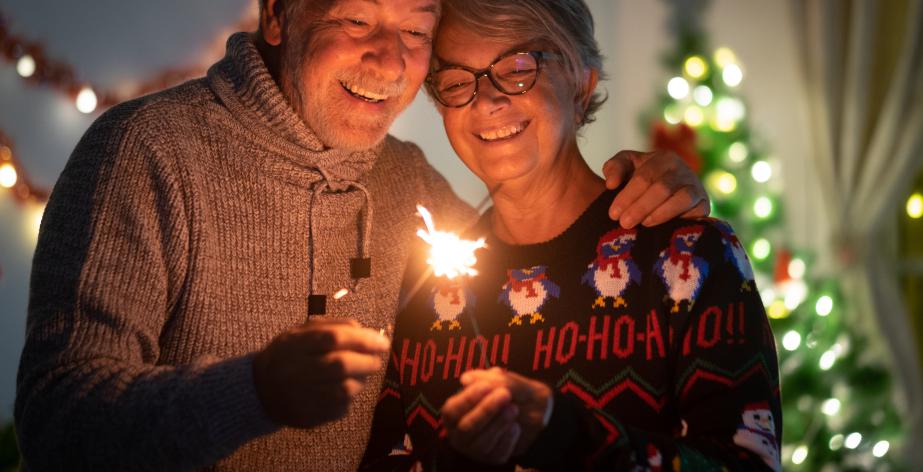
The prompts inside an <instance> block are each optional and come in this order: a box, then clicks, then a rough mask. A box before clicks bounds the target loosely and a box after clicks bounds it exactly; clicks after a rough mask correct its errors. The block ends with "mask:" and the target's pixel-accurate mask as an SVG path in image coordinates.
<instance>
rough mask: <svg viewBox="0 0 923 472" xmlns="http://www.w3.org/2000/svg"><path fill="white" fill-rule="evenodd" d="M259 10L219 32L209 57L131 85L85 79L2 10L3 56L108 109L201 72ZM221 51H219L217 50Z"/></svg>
mask: <svg viewBox="0 0 923 472" xmlns="http://www.w3.org/2000/svg"><path fill="white" fill-rule="evenodd" d="M256 24H257V11H256V10H255V9H254V8H252V6H251V7H248V8H247V10H246V12H245V13H244V15H243V16H242V18H241V20H240V21H238V22H237V23H236V24H235V25H233V26H231V27H229V28H226V29H224V30H223V31H221V32H220V33H219V34H217V35H216V37H215V40H213V41H212V43H211V44H210V47H209V48H207V51H208V54H205V56H207V57H206V58H204V59H205V60H203V61H201V62H200V63H198V64H196V65H193V66H190V67H185V68H168V69H166V70H164V71H162V72H160V73H159V74H157V75H155V76H154V77H151V78H150V79H148V80H145V81H143V82H140V83H137V84H134V85H133V86H131V87H128V88H118V89H115V88H113V89H104V88H101V87H98V86H95V85H93V84H91V83H90V82H88V81H86V80H83V79H81V78H80V77H79V76H78V74H77V72H76V70H75V67H74V66H73V65H71V64H69V63H67V62H66V61H63V60H60V59H56V58H53V57H51V56H50V55H49V54H48V53H47V52H46V48H45V46H44V45H43V44H42V43H41V42H40V41H37V40H31V39H26V38H23V37H20V36H19V35H16V34H14V32H13V30H12V27H11V22H10V20H9V17H8V16H7V15H5V14H4V13H3V12H2V11H0V58H2V59H3V60H4V61H6V62H8V63H10V64H15V66H16V72H17V73H18V74H19V76H20V77H22V78H23V80H25V81H26V82H28V83H30V84H34V85H40V86H44V87H49V88H51V89H54V90H56V91H58V92H60V93H62V94H63V95H65V96H66V97H67V98H68V99H69V100H71V101H73V103H74V105H75V106H76V107H77V109H78V110H80V111H81V112H82V113H93V112H95V111H97V110H105V109H107V108H109V107H111V106H113V105H115V104H117V103H121V102H124V101H126V100H130V99H132V98H135V97H139V96H141V95H146V94H149V93H151V92H155V91H158V90H162V89H164V88H167V87H170V86H173V85H176V84H178V83H180V82H182V81H184V80H188V79H190V78H193V77H196V76H200V75H202V73H203V72H204V71H205V69H206V68H207V67H208V65H209V63H210V62H211V59H213V58H214V57H215V56H220V51H221V50H222V48H223V46H224V41H225V40H226V39H227V37H228V36H229V35H230V34H231V33H233V32H235V31H251V30H254V29H255V28H256ZM216 51H218V53H217V54H216V53H215V52H216Z"/></svg>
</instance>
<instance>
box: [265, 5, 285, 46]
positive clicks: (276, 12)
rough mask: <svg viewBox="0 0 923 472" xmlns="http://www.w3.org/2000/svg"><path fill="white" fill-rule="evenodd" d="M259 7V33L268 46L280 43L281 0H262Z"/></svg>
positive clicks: (282, 19)
mask: <svg viewBox="0 0 923 472" xmlns="http://www.w3.org/2000/svg"><path fill="white" fill-rule="evenodd" d="M262 1H263V2H264V3H263V8H261V9H260V34H261V35H262V36H263V41H266V44H268V45H270V46H278V45H280V44H282V22H283V21H284V20H285V18H283V13H282V0H262Z"/></svg>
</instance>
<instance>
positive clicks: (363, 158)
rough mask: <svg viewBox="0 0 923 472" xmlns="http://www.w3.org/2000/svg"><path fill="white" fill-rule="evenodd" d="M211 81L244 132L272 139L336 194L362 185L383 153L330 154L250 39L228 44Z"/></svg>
mask: <svg viewBox="0 0 923 472" xmlns="http://www.w3.org/2000/svg"><path fill="white" fill-rule="evenodd" d="M208 81H209V84H210V86H211V88H212V89H213V90H214V91H215V93H216V94H217V95H218V96H219V97H220V99H221V101H222V102H223V103H224V104H225V106H227V107H228V109H229V110H230V111H231V112H232V113H233V114H234V115H235V118H236V119H237V120H239V121H240V122H241V124H243V125H244V127H246V128H247V129H250V130H253V132H254V133H255V134H258V135H264V136H267V137H269V138H270V140H271V141H274V142H275V144H277V145H279V147H280V148H281V153H280V154H281V155H282V157H284V158H286V159H288V160H290V161H292V164H295V165H296V166H298V167H302V168H309V169H314V170H317V171H318V172H319V173H320V174H321V175H317V178H318V180H321V179H323V180H326V184H327V185H328V186H329V188H331V189H333V190H342V189H344V188H346V187H348V186H349V184H350V183H352V182H357V181H359V180H361V179H362V178H363V177H364V176H365V174H366V173H367V172H368V171H369V170H370V169H371V168H372V166H373V165H374V163H375V160H376V158H377V156H378V153H379V152H380V151H381V148H382V144H379V145H377V146H375V147H374V148H372V149H368V150H364V151H358V152H350V151H344V150H338V149H324V144H323V143H322V142H321V141H320V139H319V138H318V137H317V135H316V134H314V132H313V131H312V130H311V129H310V128H309V127H308V126H307V124H305V122H304V121H303V120H302V119H301V117H299V116H298V115H297V114H296V113H295V111H294V109H292V107H291V105H290V104H289V103H288V101H287V100H286V99H285V97H284V96H283V95H282V91H281V89H280V88H279V86H278V85H277V84H276V82H275V80H273V78H272V75H270V73H269V69H267V68H266V64H265V63H264V62H263V58H262V57H261V56H260V54H259V51H258V50H257V49H256V45H255V44H254V43H253V39H252V38H251V36H250V34H249V33H235V34H233V35H231V36H230V37H229V38H228V42H227V53H226V54H225V56H224V58H223V59H222V60H220V61H218V62H217V63H215V64H214V65H213V66H212V67H211V68H210V69H209V70H208Z"/></svg>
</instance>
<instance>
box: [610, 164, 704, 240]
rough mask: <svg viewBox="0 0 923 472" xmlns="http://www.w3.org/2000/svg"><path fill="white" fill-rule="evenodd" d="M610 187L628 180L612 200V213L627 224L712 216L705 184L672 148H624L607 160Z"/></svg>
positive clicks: (657, 222) (625, 225)
mask: <svg viewBox="0 0 923 472" xmlns="http://www.w3.org/2000/svg"><path fill="white" fill-rule="evenodd" d="M603 174H604V175H605V177H606V187H608V188H610V189H614V188H617V187H618V186H619V185H621V184H622V182H624V181H625V180H626V179H627V180H628V184H626V185H625V188H624V189H622V191H621V192H619V194H618V195H617V196H616V197H615V200H613V201H612V206H611V207H609V217H611V218H612V219H613V220H619V222H620V223H621V224H622V227H623V228H633V227H634V226H635V225H637V224H638V223H642V224H643V225H644V226H654V225H658V224H660V223H664V222H666V221H668V220H670V219H672V218H676V217H679V216H683V217H689V218H692V217H701V216H708V214H709V212H710V205H709V200H708V194H707V193H706V192H705V187H703V186H702V182H701V181H700V180H699V178H698V177H697V176H696V175H695V173H694V172H693V171H692V169H690V168H689V166H687V165H686V163H685V162H683V159H682V158H681V157H679V156H678V155H677V154H676V153H675V152H672V151H654V152H639V151H620V152H619V153H618V154H616V155H615V156H613V157H612V158H611V159H609V160H608V161H606V163H605V164H603Z"/></svg>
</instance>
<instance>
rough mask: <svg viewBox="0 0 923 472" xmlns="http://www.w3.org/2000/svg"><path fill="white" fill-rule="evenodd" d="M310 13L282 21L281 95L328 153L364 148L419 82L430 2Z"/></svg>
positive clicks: (433, 15) (346, 0)
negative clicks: (283, 23) (283, 94)
mask: <svg viewBox="0 0 923 472" xmlns="http://www.w3.org/2000/svg"><path fill="white" fill-rule="evenodd" d="M310 1H311V0H307V2H310ZM311 8H312V7H311V6H309V5H306V6H305V7H304V8H301V9H300V10H301V11H302V13H300V14H296V15H293V16H294V17H293V18H291V19H286V20H285V21H286V22H287V23H288V24H286V25H284V31H285V33H284V37H283V41H282V58H281V64H280V69H281V70H280V79H281V80H280V82H281V86H282V90H283V92H284V93H285V95H286V97H287V98H288V99H289V101H290V103H291V104H292V106H293V107H294V108H295V110H296V111H297V112H298V114H299V115H300V116H301V118H302V119H303V120H304V121H305V123H307V124H308V126H309V127H310V128H311V129H312V130H313V131H314V132H315V133H317V136H318V138H320V140H321V141H322V142H323V143H324V144H326V145H327V146H328V147H331V148H337V149H346V150H362V149H368V148H370V147H372V146H374V145H375V144H377V143H378V142H380V141H381V140H382V139H383V138H384V137H385V134H387V132H388V129H389V128H390V127H391V123H392V122H393V121H394V119H395V118H396V117H397V115H398V114H399V113H400V112H401V111H403V110H404V108H406V107H407V105H409V104H410V102H411V101H413V98H414V97H415V96H416V94H417V90H419V88H420V85H421V84H422V83H423V80H424V78H425V77H426V74H427V71H428V67H429V59H430V54H431V45H432V38H433V34H434V30H435V28H436V24H437V22H438V14H439V5H438V0H336V1H334V2H332V5H331V7H330V8H329V9H328V10H327V11H326V12H325V13H322V14H319V15H318V14H317V13H315V12H311V11H310V10H311Z"/></svg>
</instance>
